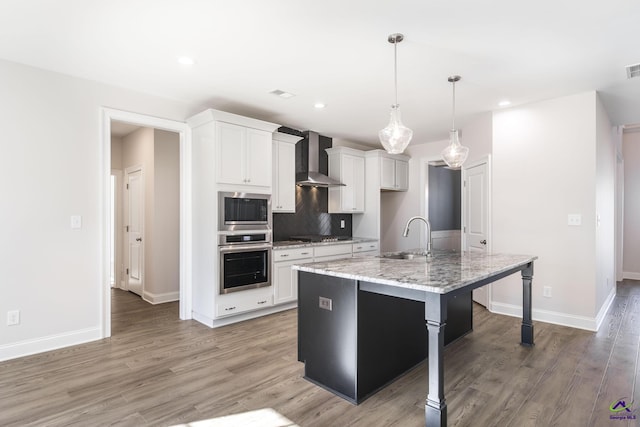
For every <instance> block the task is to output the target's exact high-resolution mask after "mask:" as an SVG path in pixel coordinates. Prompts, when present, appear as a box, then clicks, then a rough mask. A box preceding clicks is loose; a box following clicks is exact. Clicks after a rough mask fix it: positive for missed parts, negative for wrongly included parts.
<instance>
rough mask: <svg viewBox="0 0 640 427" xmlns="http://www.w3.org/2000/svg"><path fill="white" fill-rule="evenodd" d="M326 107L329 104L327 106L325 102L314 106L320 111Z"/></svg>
mask: <svg viewBox="0 0 640 427" xmlns="http://www.w3.org/2000/svg"><path fill="white" fill-rule="evenodd" d="M326 106H327V104H325V103H324V102H316V103H315V104H313V107H314V108H317V109H318V110H321V109H323V108H324V107H326Z"/></svg>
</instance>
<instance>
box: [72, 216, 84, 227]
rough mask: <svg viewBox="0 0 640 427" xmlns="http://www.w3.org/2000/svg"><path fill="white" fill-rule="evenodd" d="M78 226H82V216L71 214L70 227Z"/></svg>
mask: <svg viewBox="0 0 640 427" xmlns="http://www.w3.org/2000/svg"><path fill="white" fill-rule="evenodd" d="M80 228H82V216H80V215H71V229H72V230H78V229H80Z"/></svg>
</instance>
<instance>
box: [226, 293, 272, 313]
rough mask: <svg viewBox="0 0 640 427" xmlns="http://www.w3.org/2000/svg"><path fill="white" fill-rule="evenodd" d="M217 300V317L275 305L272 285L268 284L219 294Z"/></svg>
mask: <svg viewBox="0 0 640 427" xmlns="http://www.w3.org/2000/svg"><path fill="white" fill-rule="evenodd" d="M216 302H217V303H216V317H224V316H232V315H234V314H239V313H244V312H247V311H253V310H260V309H261V308H267V307H270V306H272V305H273V295H272V290H271V287H270V286H267V287H264V288H258V289H250V290H247V291H239V292H235V293H230V294H225V295H218V296H217V298H216Z"/></svg>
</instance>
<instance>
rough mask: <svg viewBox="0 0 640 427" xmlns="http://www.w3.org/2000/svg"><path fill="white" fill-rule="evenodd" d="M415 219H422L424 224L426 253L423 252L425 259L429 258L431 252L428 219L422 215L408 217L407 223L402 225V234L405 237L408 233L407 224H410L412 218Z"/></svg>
mask: <svg viewBox="0 0 640 427" xmlns="http://www.w3.org/2000/svg"><path fill="white" fill-rule="evenodd" d="M416 219H419V220H421V221H423V222H424V223H425V225H426V230H425V231H426V232H425V237H426V239H427V253H425V255H426V257H427V259H429V258H431V257H432V254H431V223H430V222H429V220H428V219H426V218H425V217H422V216H412V217H411V218H409V221H407V225H405V226H404V232H403V233H402V235H403V236H404V237H407V236H408V235H409V224H411V223H412V222H413V220H416Z"/></svg>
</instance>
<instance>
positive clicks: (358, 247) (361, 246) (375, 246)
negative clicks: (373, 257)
mask: <svg viewBox="0 0 640 427" xmlns="http://www.w3.org/2000/svg"><path fill="white" fill-rule="evenodd" d="M379 249H380V243H379V242H365V243H354V244H353V253H354V254H355V253H357V252H371V251H378V250H379Z"/></svg>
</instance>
